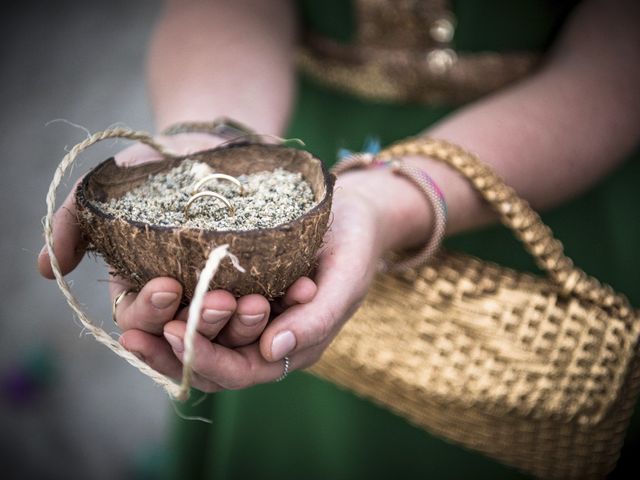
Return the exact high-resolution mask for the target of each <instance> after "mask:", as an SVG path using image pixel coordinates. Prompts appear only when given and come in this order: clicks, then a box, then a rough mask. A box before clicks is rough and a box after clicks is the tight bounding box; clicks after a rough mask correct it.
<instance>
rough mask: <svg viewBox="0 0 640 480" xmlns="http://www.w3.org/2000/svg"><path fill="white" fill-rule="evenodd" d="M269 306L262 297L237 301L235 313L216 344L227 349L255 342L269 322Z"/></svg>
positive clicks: (251, 296) (252, 296) (255, 295)
mask: <svg viewBox="0 0 640 480" xmlns="http://www.w3.org/2000/svg"><path fill="white" fill-rule="evenodd" d="M270 310H271V306H270V305H269V301H268V300H267V299H266V298H264V297H263V296H262V295H257V294H253V295H246V296H244V297H242V298H240V299H239V300H238V308H237V309H236V313H235V314H234V315H233V317H231V320H230V321H229V323H228V324H227V326H226V327H225V329H224V330H223V331H222V333H221V334H220V335H219V337H218V339H217V342H218V343H220V344H221V345H224V346H227V347H241V346H243V345H249V344H250V343H253V342H255V341H256V340H257V339H258V338H260V335H261V334H262V332H263V331H264V327H266V326H267V322H268V320H269V312H270Z"/></svg>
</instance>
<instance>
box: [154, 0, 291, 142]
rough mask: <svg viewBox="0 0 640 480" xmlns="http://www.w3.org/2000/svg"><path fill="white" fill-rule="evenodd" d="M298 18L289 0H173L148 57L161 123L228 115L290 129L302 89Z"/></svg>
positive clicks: (271, 129) (258, 126)
mask: <svg viewBox="0 0 640 480" xmlns="http://www.w3.org/2000/svg"><path fill="white" fill-rule="evenodd" d="M294 23H295V22H294V12H293V9H292V6H291V5H290V2H288V1H287V0H275V1H269V2H264V1H261V0H233V1H204V0H171V1H169V2H168V3H167V5H166V8H165V11H164V12H163V14H162V16H161V18H160V20H159V23H158V25H157V27H156V30H155V33H154V36H153V38H152V42H151V48H150V54H149V61H148V83H149V91H150V95H151V103H152V108H153V112H154V116H155V122H156V126H157V127H158V129H162V128H164V127H166V126H168V125H170V124H172V123H175V122H180V121H196V120H200V121H206V120H212V119H213V118H215V117H219V116H228V117H231V118H233V119H236V120H238V121H240V122H243V123H246V124H247V125H250V126H251V127H252V128H254V129H255V130H256V131H258V132H261V133H272V134H273V133H280V132H282V131H283V130H284V127H285V125H286V122H287V118H288V114H289V110H290V108H291V102H292V98H293V89H294V72H293V65H292V58H293V55H292V50H293V43H294V34H295V32H294V30H295V25H294Z"/></svg>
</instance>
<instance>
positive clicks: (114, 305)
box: [111, 289, 135, 327]
mask: <svg viewBox="0 0 640 480" xmlns="http://www.w3.org/2000/svg"><path fill="white" fill-rule="evenodd" d="M130 293H135V292H134V291H133V290H129V289H126V290H123V291H121V292H120V293H119V294H118V295H116V298H114V299H113V303H112V304H111V318H113V323H115V324H116V325H118V320H117V319H116V309H117V308H118V304H119V303H120V302H121V301H122V299H123V298H124V297H126V296H127V295H129V294H130ZM119 326H120V325H118V327H119Z"/></svg>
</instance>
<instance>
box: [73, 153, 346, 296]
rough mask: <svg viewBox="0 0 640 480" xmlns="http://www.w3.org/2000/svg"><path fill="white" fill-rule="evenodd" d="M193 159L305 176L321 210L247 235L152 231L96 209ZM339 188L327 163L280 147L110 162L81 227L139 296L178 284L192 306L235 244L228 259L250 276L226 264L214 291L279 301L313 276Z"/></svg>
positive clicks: (89, 182)
mask: <svg viewBox="0 0 640 480" xmlns="http://www.w3.org/2000/svg"><path fill="white" fill-rule="evenodd" d="M187 158H188V159H190V160H195V161H200V162H205V163H207V164H209V165H210V166H211V167H212V168H213V169H214V170H215V171H216V172H220V173H226V174H228V175H233V176H238V175H241V174H251V173H256V172H260V171H265V170H267V171H273V170H275V169H276V168H278V167H280V168H283V169H285V170H289V171H291V172H300V173H301V174H302V176H303V177H304V179H305V180H306V181H307V182H308V183H309V185H310V186H311V188H312V190H313V192H314V195H315V199H316V201H317V202H318V204H317V205H316V206H315V207H314V208H313V209H311V210H310V211H309V212H307V213H305V214H304V215H302V216H301V217H299V218H297V219H295V220H293V221H291V222H289V223H286V224H282V225H279V226H277V227H274V228H265V229H256V230H246V231H212V230H203V229H197V228H186V227H166V226H159V225H150V224H146V223H141V222H136V221H130V220H125V219H120V218H116V217H114V216H113V215H111V214H109V213H106V212H105V211H103V210H101V209H100V208H99V207H98V204H97V202H105V201H108V200H109V199H111V198H119V197H120V196H122V195H124V193H125V192H127V191H129V190H132V189H133V188H135V187H137V186H138V185H140V184H141V183H143V182H145V181H146V180H147V178H148V177H149V175H154V174H157V173H160V172H163V171H166V170H170V169H172V168H174V167H175V166H177V165H178V164H179V163H180V162H182V161H183V160H186V159H187ZM334 180H335V177H334V176H333V175H331V174H329V172H328V171H327V169H326V168H325V167H324V165H323V164H322V162H321V161H320V160H319V159H317V158H315V157H314V156H313V155H311V154H310V153H309V152H306V151H303V150H298V149H295V148H289V147H284V146H280V145H269V144H249V143H240V144H233V145H228V146H224V147H221V148H216V149H213V150H207V151H203V152H199V153H195V154H192V155H189V156H188V157H182V158H173V159H166V160H162V161H158V162H150V163H145V164H141V165H136V166H131V167H121V166H118V165H116V163H115V161H114V159H113V158H110V159H108V160H106V161H104V162H102V163H101V164H100V165H98V166H97V167H96V168H94V169H93V170H91V172H89V173H88V174H87V175H86V177H85V178H84V179H83V181H82V182H81V183H80V185H79V186H78V189H77V190H76V201H77V206H78V221H79V224H80V228H81V230H82V234H83V235H84V237H85V238H86V240H87V242H88V244H89V249H90V250H92V251H95V252H96V253H98V254H99V255H101V256H102V257H104V259H105V261H106V262H107V264H109V265H110V267H111V268H112V269H113V273H115V274H117V275H119V276H121V277H123V278H125V279H127V280H129V281H130V282H131V283H133V284H134V285H135V286H137V287H138V288H142V286H143V285H144V284H145V283H147V282H148V281H149V280H151V279H152V278H155V277H160V276H167V277H173V278H175V279H177V280H178V281H179V282H180V283H181V284H182V286H183V288H184V299H183V300H189V299H190V298H191V297H192V296H193V291H194V289H195V286H196V283H197V281H198V274H199V272H200V271H201V270H202V268H203V267H204V264H205V262H206V259H207V256H208V254H209V252H210V251H211V250H212V249H213V248H215V247H217V246H219V245H223V244H229V251H230V252H231V253H233V254H234V255H236V256H237V257H238V259H239V261H240V265H241V266H242V267H244V268H245V270H246V273H242V272H240V271H238V270H236V269H235V268H234V267H233V266H232V264H231V262H230V261H229V260H225V261H223V262H222V264H221V265H220V268H219V270H218V272H217V273H216V275H215V277H214V279H213V280H212V282H211V285H210V286H211V288H221V289H225V290H229V291H230V292H232V293H233V294H234V295H236V296H241V295H247V294H250V293H259V294H261V295H264V296H265V297H267V298H269V299H273V298H275V297H278V296H281V295H282V294H283V293H284V292H285V290H286V289H287V287H288V286H289V285H291V284H292V283H293V282H294V281H295V280H296V279H298V278H299V277H301V276H304V275H309V274H310V273H311V271H312V270H313V268H314V266H315V257H316V253H317V251H318V249H319V248H320V246H321V245H322V238H323V236H324V234H325V232H326V230H327V225H328V220H329V214H330V211H331V200H332V196H333V184H334Z"/></svg>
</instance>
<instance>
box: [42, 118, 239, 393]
mask: <svg viewBox="0 0 640 480" xmlns="http://www.w3.org/2000/svg"><path fill="white" fill-rule="evenodd" d="M109 138H126V139H129V140H136V141H139V142H141V143H144V144H146V145H149V146H150V147H152V148H153V149H155V150H156V151H158V152H159V153H161V154H162V155H163V156H165V157H168V158H174V157H177V156H178V155H177V154H176V153H174V152H171V151H170V150H168V149H166V148H165V147H163V146H162V145H160V144H159V143H157V142H156V141H155V140H154V139H153V137H152V136H151V135H150V134H148V133H146V132H139V131H135V130H130V129H127V128H121V127H118V128H112V129H108V130H103V131H101V132H96V133H94V134H93V135H91V136H89V137H88V138H87V139H86V140H84V141H82V142H80V143H78V144H77V145H76V146H74V147H73V148H72V149H71V150H70V151H69V153H67V154H66V155H65V156H64V158H63V159H62V161H61V162H60V164H59V165H58V167H57V168H56V171H55V173H54V175H53V179H52V181H51V184H50V185H49V190H48V192H47V197H46V203H47V215H46V217H45V219H44V237H45V243H46V246H47V252H48V254H49V261H50V262H51V269H52V271H53V275H54V276H55V279H56V283H57V284H58V288H59V289H60V291H61V292H62V294H63V295H64V297H65V299H66V300H67V303H68V304H69V306H70V307H71V309H72V310H73V311H74V312H75V313H76V315H77V316H78V318H79V319H80V322H81V323H82V325H83V326H84V327H85V328H86V329H87V330H88V331H89V332H90V333H91V334H92V335H93V336H94V338H95V339H96V340H97V341H98V342H100V343H102V344H103V345H106V346H107V348H109V349H110V350H111V351H113V352H114V353H115V354H116V355H118V356H119V357H121V358H123V359H125V360H126V361H127V362H128V363H129V364H130V365H132V366H134V367H136V368H137V369H138V370H139V371H140V372H142V373H143V374H145V375H146V376H148V377H149V378H151V379H152V380H153V381H154V382H156V383H157V384H159V385H161V386H162V387H163V388H164V389H165V390H166V391H167V393H168V394H169V396H170V397H171V398H173V399H176V400H179V401H185V400H187V399H188V398H189V387H190V381H191V376H192V366H193V360H194V349H193V343H194V339H195V333H196V328H197V325H198V321H199V320H200V311H201V309H202V302H203V300H204V295H205V293H206V292H207V290H208V287H209V284H210V282H211V280H212V279H213V277H214V276H215V274H216V272H217V270H218V267H219V265H220V262H221V261H222V260H223V259H224V258H225V257H229V258H230V259H231V262H232V263H233V265H234V267H235V268H237V269H238V270H240V271H241V272H244V271H245V270H244V269H243V268H242V267H241V266H240V265H239V263H238V259H237V258H236V257H235V256H234V255H233V254H232V253H230V252H229V251H228V248H229V247H228V245H221V246H219V247H217V248H215V249H212V251H211V252H210V253H209V257H208V259H207V263H206V264H205V267H204V269H203V270H202V273H201V274H200V278H199V279H198V283H197V285H196V289H195V293H194V296H193V299H192V303H191V306H190V307H189V316H188V320H187V328H186V332H185V338H184V357H183V368H182V381H181V383H180V385H177V384H176V383H175V382H174V381H173V380H172V379H171V378H169V377H167V376H165V375H162V374H161V373H159V372H156V371H155V370H153V369H152V368H151V367H149V366H148V365H147V364H146V363H144V362H143V361H142V360H140V359H139V358H138V357H136V356H135V355H134V354H132V353H131V352H129V351H127V350H126V349H125V348H124V347H123V346H122V345H120V343H119V342H118V341H117V340H115V339H114V338H113V337H111V336H110V335H109V334H108V333H107V332H105V331H104V330H103V329H102V328H100V327H98V326H97V325H95V324H94V323H93V322H92V321H91V319H90V318H89V317H88V315H87V314H86V313H85V312H84V311H83V310H82V307H81V306H80V303H79V302H78V300H77V299H76V298H75V297H74V296H73V294H72V293H71V287H70V285H69V284H68V283H67V281H66V280H65V279H64V276H63V275H62V272H61V270H60V263H59V262H58V258H57V257H56V255H55V242H54V239H53V215H54V212H55V208H56V192H57V190H58V188H59V187H60V184H61V183H62V179H63V178H64V175H65V174H66V172H67V171H68V170H69V168H70V167H71V166H72V165H73V163H74V162H75V161H76V159H77V157H78V155H79V154H80V153H82V152H83V151H84V150H86V149H87V148H89V147H90V146H92V145H94V144H96V143H98V142H101V141H102V140H106V139H109Z"/></svg>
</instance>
